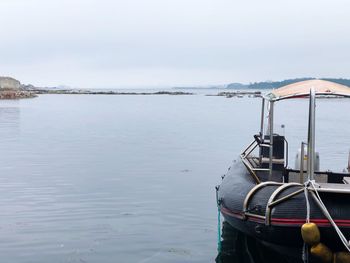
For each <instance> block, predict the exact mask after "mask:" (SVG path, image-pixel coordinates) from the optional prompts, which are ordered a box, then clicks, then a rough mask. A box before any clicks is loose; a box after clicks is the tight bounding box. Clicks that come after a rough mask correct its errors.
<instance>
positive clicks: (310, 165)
mask: <svg viewBox="0 0 350 263" xmlns="http://www.w3.org/2000/svg"><path fill="white" fill-rule="evenodd" d="M315 111H316V95H315V89H314V88H311V90H310V101H309V127H308V140H307V141H308V143H307V157H308V158H307V179H308V180H309V181H310V180H314V174H315V116H316V114H315Z"/></svg>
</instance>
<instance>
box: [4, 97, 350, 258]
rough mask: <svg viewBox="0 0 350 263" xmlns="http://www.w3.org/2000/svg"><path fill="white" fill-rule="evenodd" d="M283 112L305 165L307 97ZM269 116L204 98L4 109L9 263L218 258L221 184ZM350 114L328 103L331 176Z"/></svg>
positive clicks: (325, 137)
mask: <svg viewBox="0 0 350 263" xmlns="http://www.w3.org/2000/svg"><path fill="white" fill-rule="evenodd" d="M276 108H277V111H279V112H277V116H276V118H277V123H278V124H285V125H286V128H285V131H284V132H285V135H286V136H287V138H288V139H289V142H290V156H291V159H290V164H291V165H292V166H293V165H294V161H293V157H294V153H295V152H296V151H297V148H298V146H299V144H300V142H301V140H306V130H305V127H306V122H307V121H306V114H305V113H304V111H305V110H306V109H307V101H306V100H295V101H288V102H285V103H281V104H278V105H277V107H276ZM259 111H260V100H259V99H252V98H251V99H250V98H243V99H226V98H222V97H206V96H203V95H197V96H89V95H43V96H40V97H38V98H36V99H30V100H21V101H1V102H0V140H1V141H0V207H1V210H0V211H1V212H0V214H1V216H0V254H1V262H19V263H21V262H36V263H41V262H42V263H44V262H45V263H47V262H52V263H55V262H138V263H143V262H156V263H157V262H159V263H160V262H162V263H164V262H177V263H180V262H181V263H182V262H213V261H214V258H215V256H216V224H217V222H216V216H217V214H216V204H215V191H214V186H215V185H216V184H218V183H219V182H220V176H221V175H222V174H224V173H225V172H226V170H227V167H228V166H229V165H230V163H231V161H232V159H234V158H235V157H236V156H238V153H239V152H240V151H241V150H242V148H243V147H244V146H245V145H246V144H248V143H249V142H250V141H251V140H252V134H253V133H254V132H257V131H258V129H259V116H260V115H259ZM349 112H350V101H349V100H345V99H336V100H320V101H319V103H318V112H317V114H318V117H317V120H318V123H317V128H318V130H317V132H318V133H317V136H318V137H317V147H318V150H319V152H320V156H321V167H323V168H329V169H333V170H341V169H343V168H344V167H346V163H347V155H348V150H349V148H350V134H349V133H348V131H349V130H350V122H349V120H350V116H348V115H349ZM330 117H332V118H330Z"/></svg>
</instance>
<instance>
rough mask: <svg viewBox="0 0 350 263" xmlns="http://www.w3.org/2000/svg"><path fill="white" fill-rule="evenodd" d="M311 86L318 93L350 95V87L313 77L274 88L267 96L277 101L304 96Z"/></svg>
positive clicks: (307, 93) (308, 92)
mask: <svg viewBox="0 0 350 263" xmlns="http://www.w3.org/2000/svg"><path fill="white" fill-rule="evenodd" d="M311 88H314V89H315V93H316V95H326V96H327V95H330V96H343V97H350V88H349V87H347V86H345V85H341V84H338V83H334V82H331V81H326V80H319V79H313V80H305V81H300V82H296V83H293V84H289V85H286V86H284V87H281V88H278V89H274V90H272V91H271V92H270V93H269V94H267V96H266V98H268V99H269V100H271V101H277V100H283V99H291V98H298V97H304V96H308V95H309V94H310V89H311Z"/></svg>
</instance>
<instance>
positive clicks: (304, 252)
mask: <svg viewBox="0 0 350 263" xmlns="http://www.w3.org/2000/svg"><path fill="white" fill-rule="evenodd" d="M304 195H305V203H306V223H310V201H309V191H308V185H307V183H304ZM302 260H303V262H304V263H308V262H309V246H308V245H307V244H306V242H305V241H304V245H303V250H302Z"/></svg>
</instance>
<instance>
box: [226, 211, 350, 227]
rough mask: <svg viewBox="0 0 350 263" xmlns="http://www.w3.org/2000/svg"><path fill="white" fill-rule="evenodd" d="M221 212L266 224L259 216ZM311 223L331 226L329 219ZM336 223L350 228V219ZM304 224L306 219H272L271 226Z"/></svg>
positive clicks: (316, 219)
mask: <svg viewBox="0 0 350 263" xmlns="http://www.w3.org/2000/svg"><path fill="white" fill-rule="evenodd" d="M221 212H222V213H223V214H226V215H229V216H232V217H235V218H237V219H241V220H243V219H244V218H246V220H248V221H252V222H257V223H265V221H264V220H263V219H261V218H260V217H258V216H254V215H252V214H250V215H248V216H246V217H245V215H244V213H243V212H238V211H231V210H229V209H227V208H225V207H221ZM310 221H311V222H313V223H315V224H317V225H318V226H325V227H328V226H331V224H330V223H329V221H328V219H325V218H311V219H310ZM334 221H335V223H336V224H337V226H339V227H350V219H335V220H334ZM304 223H306V219H305V218H273V217H272V218H271V225H276V226H302V225H303V224H304Z"/></svg>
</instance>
